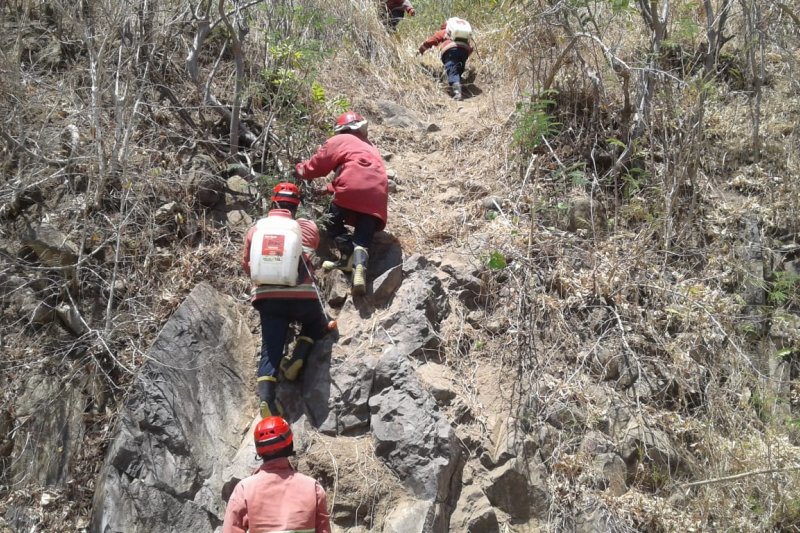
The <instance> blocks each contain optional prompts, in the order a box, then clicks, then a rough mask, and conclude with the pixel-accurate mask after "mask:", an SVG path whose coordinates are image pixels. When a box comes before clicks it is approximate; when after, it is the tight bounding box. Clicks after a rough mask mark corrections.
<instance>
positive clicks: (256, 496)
mask: <svg viewBox="0 0 800 533" xmlns="http://www.w3.org/2000/svg"><path fill="white" fill-rule="evenodd" d="M246 531H249V532H250V533H330V531H331V525H330V515H329V514H328V507H327V502H326V498H325V490H324V489H323V488H322V486H321V485H320V484H319V483H317V482H316V481H315V480H314V478H311V477H309V476H306V475H304V474H300V473H299V472H295V471H294V469H293V468H292V466H291V465H290V464H289V460H288V459H286V458H285V457H281V458H278V459H271V460H269V461H264V464H263V465H261V468H259V469H258V470H256V472H255V473H254V474H253V475H252V476H250V477H247V478H245V479H243V480H242V481H240V482H239V484H238V485H236V488H235V489H233V494H231V498H230V500H228V506H227V508H226V509H225V521H224V523H223V525H222V533H245V532H246Z"/></svg>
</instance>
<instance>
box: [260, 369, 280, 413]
mask: <svg viewBox="0 0 800 533" xmlns="http://www.w3.org/2000/svg"><path fill="white" fill-rule="evenodd" d="M277 389H278V378H276V377H275V376H261V377H260V378H258V397H259V398H261V418H267V417H268V416H283V408H281V405H280V404H279V403H278V395H277Z"/></svg>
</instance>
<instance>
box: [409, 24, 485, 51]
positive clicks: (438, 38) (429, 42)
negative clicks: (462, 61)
mask: <svg viewBox="0 0 800 533" xmlns="http://www.w3.org/2000/svg"><path fill="white" fill-rule="evenodd" d="M442 26H443V27H442V29H440V30H439V31H437V32H436V33H434V34H433V35H431V36H430V37H428V38H427V39H425V42H424V43H422V46H420V47H419V53H420V54H423V53H425V50H427V49H428V48H432V47H434V46H438V47H439V51H440V52H444V51H445V50H449V49H451V48H453V47H454V46H458V47H459V48H464V49H465V50H466V51H467V54H468V55H469V54H471V53H472V46H470V44H469V43H466V42H464V41H454V40H452V39H448V38H447V30H446V29H444V24H443V25H442Z"/></svg>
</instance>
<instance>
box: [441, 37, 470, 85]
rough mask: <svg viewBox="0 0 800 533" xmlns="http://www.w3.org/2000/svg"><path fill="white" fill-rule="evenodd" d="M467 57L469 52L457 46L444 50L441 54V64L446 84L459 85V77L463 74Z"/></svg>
mask: <svg viewBox="0 0 800 533" xmlns="http://www.w3.org/2000/svg"><path fill="white" fill-rule="evenodd" d="M468 57H469V52H468V51H467V50H466V49H464V48H461V47H459V46H454V47H453V48H450V49H449V50H445V52H444V53H443V54H442V63H443V64H444V70H445V72H446V73H447V83H449V84H450V85H453V84H454V83H461V75H462V74H464V69H465V68H466V66H467V58H468Z"/></svg>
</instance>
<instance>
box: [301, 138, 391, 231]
mask: <svg viewBox="0 0 800 533" xmlns="http://www.w3.org/2000/svg"><path fill="white" fill-rule="evenodd" d="M333 171H335V172H336V175H335V177H334V178H333V181H332V182H331V184H330V185H329V186H328V189H329V191H330V192H333V193H334V194H335V201H336V204H337V205H339V206H340V207H344V208H345V209H350V210H352V211H356V212H359V213H365V214H368V215H372V216H374V217H376V218H379V219H380V220H381V222H382V223H381V224H379V226H378V230H381V229H383V226H384V225H385V221H386V210H387V206H388V199H389V182H388V178H387V176H386V167H385V166H384V164H383V158H381V153H380V151H379V150H378V149H377V148H376V147H375V146H374V145H373V144H372V143H370V142H369V141H366V140H364V139H362V138H361V137H359V136H358V135H353V134H341V135H334V136H333V137H331V138H329V139H328V140H327V141H325V144H323V145H322V147H321V148H320V149H319V150H318V151H317V152H316V153H315V154H314V156H313V157H312V158H311V159H310V160H309V161H308V162H306V163H305V164H303V165H302V167H301V172H300V175H301V176H302V177H303V178H305V179H313V178H319V177H323V176H326V175H327V174H328V173H330V172H333Z"/></svg>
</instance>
